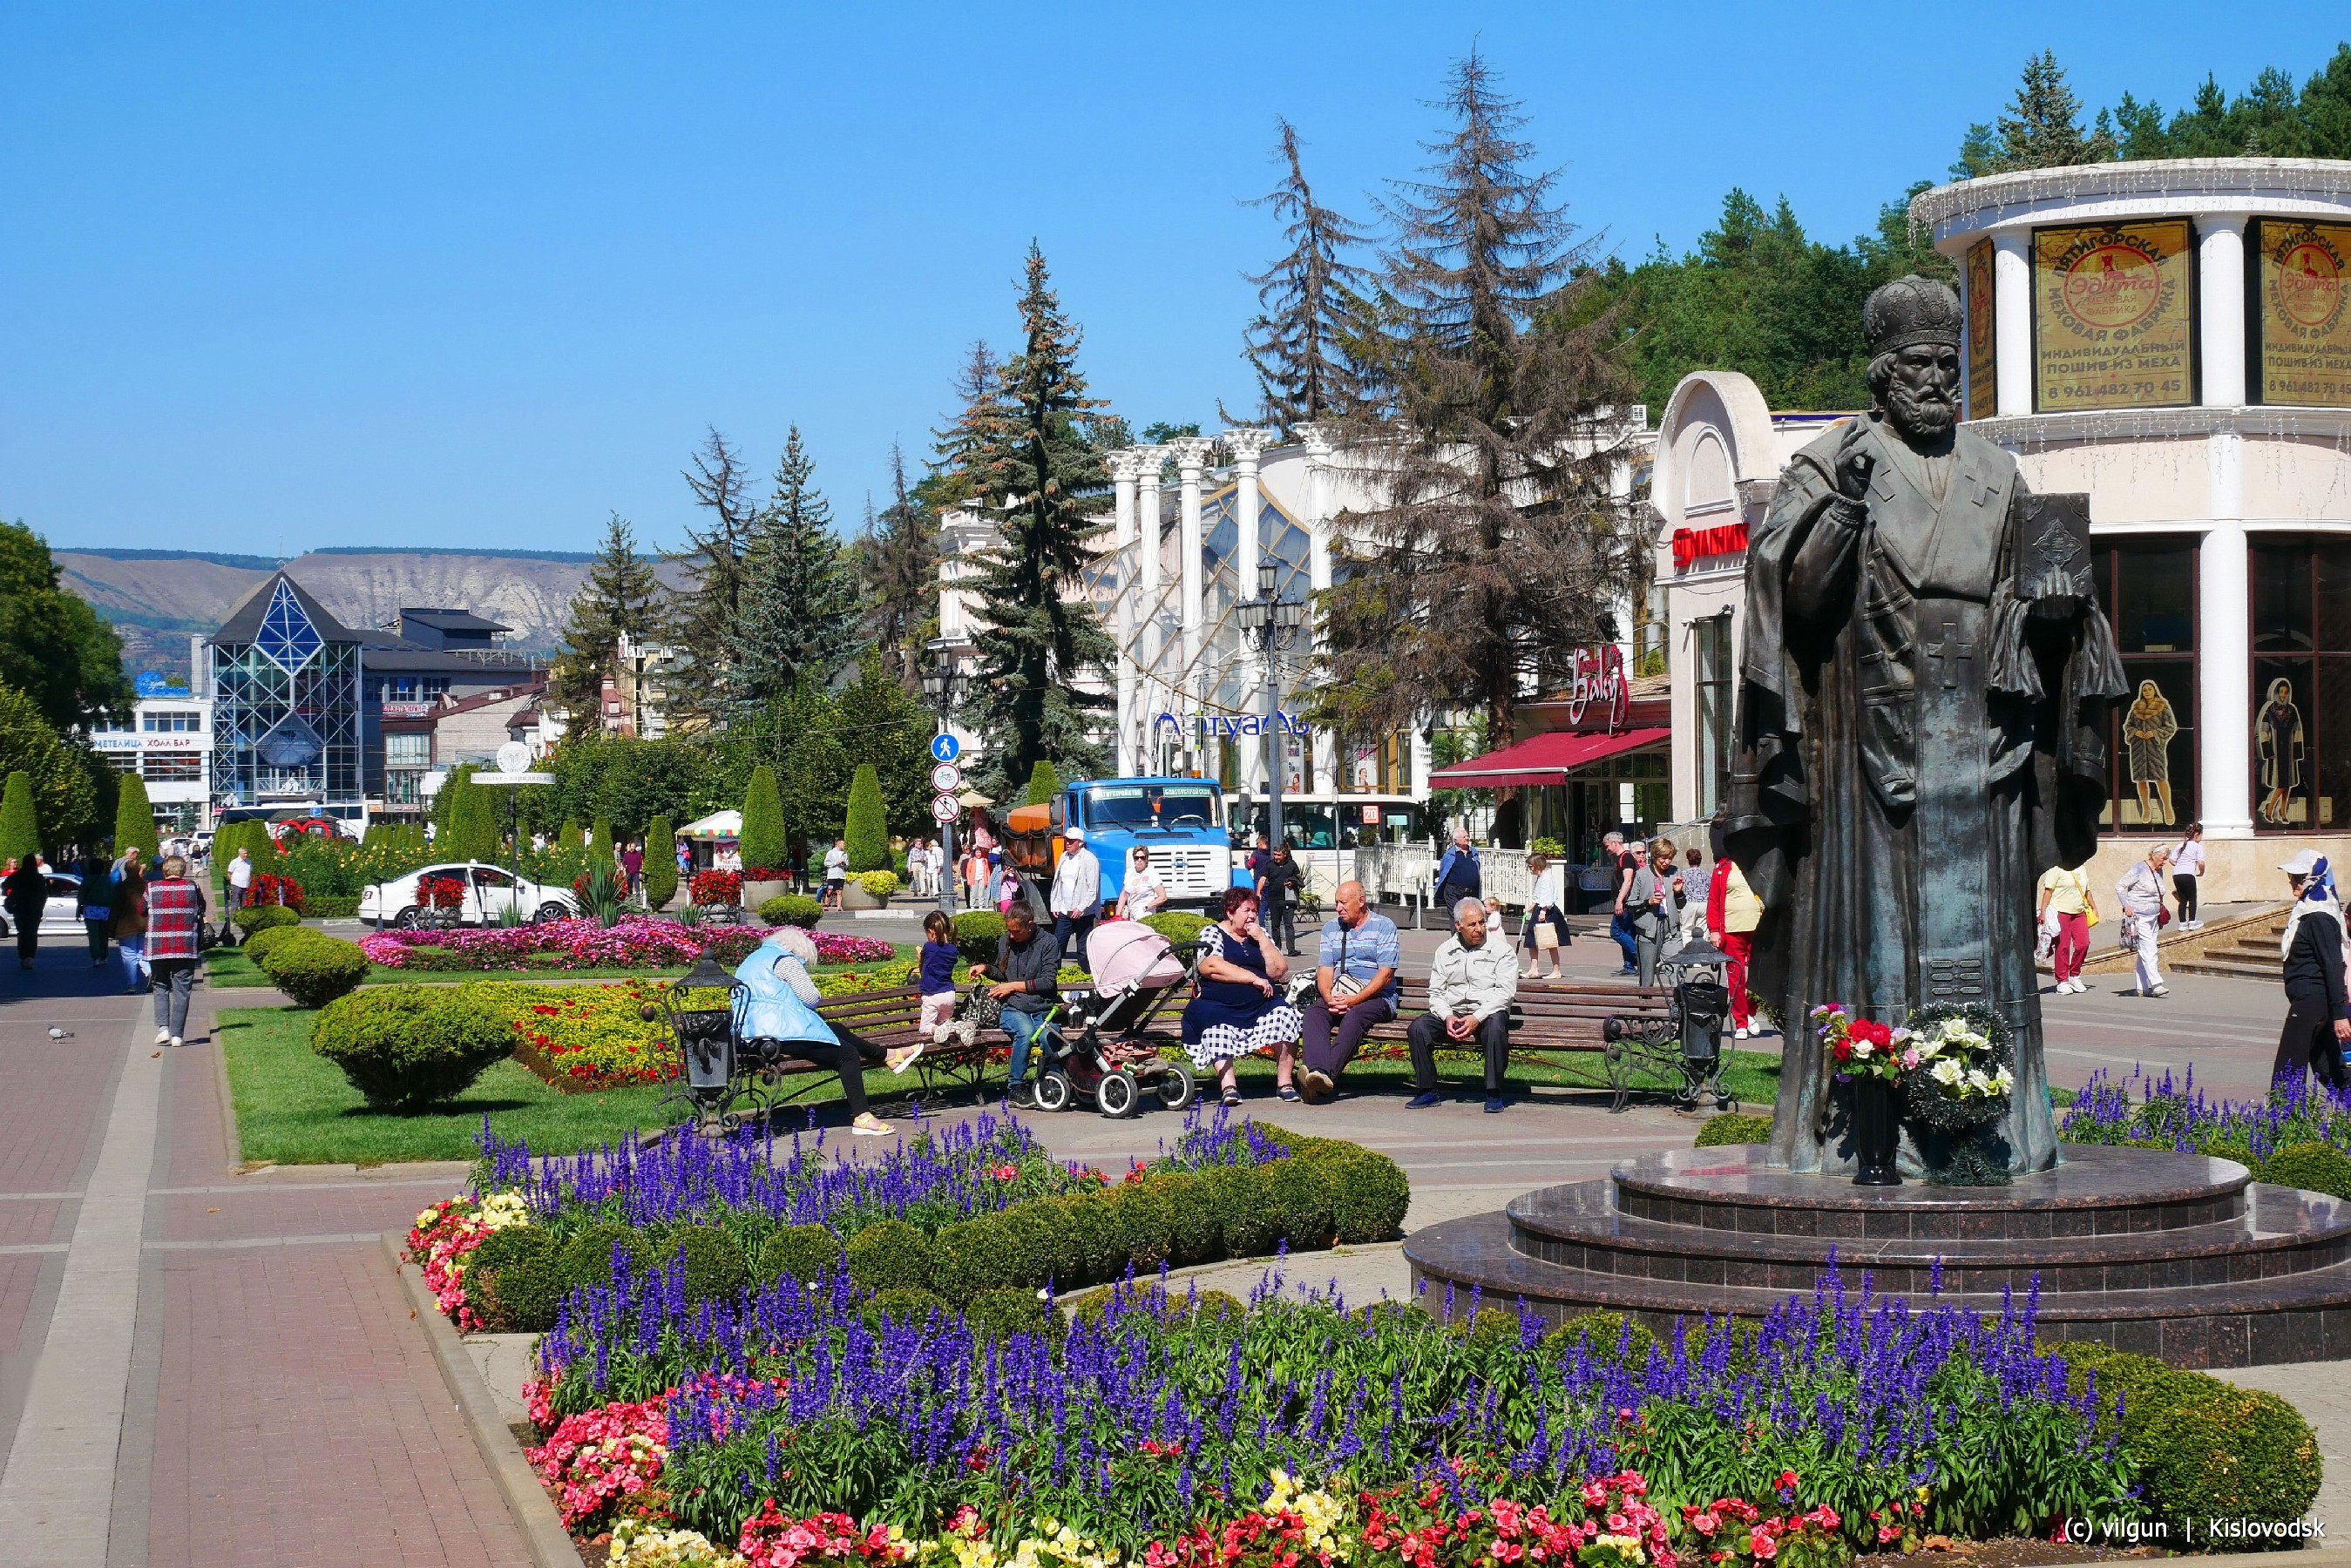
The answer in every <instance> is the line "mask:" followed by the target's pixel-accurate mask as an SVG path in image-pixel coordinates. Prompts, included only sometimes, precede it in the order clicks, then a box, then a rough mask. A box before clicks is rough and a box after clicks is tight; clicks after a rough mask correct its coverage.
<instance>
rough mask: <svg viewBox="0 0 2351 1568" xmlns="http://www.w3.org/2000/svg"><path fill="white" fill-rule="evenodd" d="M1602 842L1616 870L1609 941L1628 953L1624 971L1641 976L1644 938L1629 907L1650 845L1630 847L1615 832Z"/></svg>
mask: <svg viewBox="0 0 2351 1568" xmlns="http://www.w3.org/2000/svg"><path fill="white" fill-rule="evenodd" d="M1600 843H1601V846H1602V847H1603V848H1604V850H1606V852H1607V856H1608V858H1609V859H1610V860H1611V861H1613V862H1614V865H1615V868H1616V902H1615V909H1614V913H1613V914H1611V915H1610V916H1609V919H1608V938H1609V940H1611V941H1613V942H1614V943H1615V944H1616V945H1617V946H1618V947H1620V948H1622V949H1624V950H1625V969H1624V972H1625V973H1626V974H1638V973H1640V972H1641V939H1640V938H1639V937H1637V936H1635V934H1634V931H1633V911H1632V909H1631V908H1630V907H1629V905H1630V903H1631V901H1632V898H1633V878H1634V877H1637V876H1639V875H1640V874H1641V867H1642V866H1643V865H1644V864H1646V862H1647V860H1648V857H1649V846H1647V845H1646V844H1632V845H1628V844H1626V843H1625V836H1624V835H1623V834H1621V833H1611V834H1610V835H1609V836H1607V837H1605V838H1604V839H1602V840H1601V841H1600Z"/></svg>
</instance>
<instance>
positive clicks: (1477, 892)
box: [1435, 827, 1486, 909]
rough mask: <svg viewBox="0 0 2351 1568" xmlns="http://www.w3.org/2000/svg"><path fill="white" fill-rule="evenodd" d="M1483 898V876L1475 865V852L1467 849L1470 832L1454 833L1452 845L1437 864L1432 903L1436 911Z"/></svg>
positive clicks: (1462, 828) (1484, 893)
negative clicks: (1467, 900)
mask: <svg viewBox="0 0 2351 1568" xmlns="http://www.w3.org/2000/svg"><path fill="white" fill-rule="evenodd" d="M1485 896H1486V882H1485V875H1484V871H1483V869H1482V867H1479V864H1478V851H1477V850H1475V849H1473V848H1471V847H1470V846H1469V830H1468V828H1466V827H1457V828H1455V829H1454V830H1453V844H1452V846H1451V847H1449V848H1447V850H1446V852H1445V858H1443V859H1442V860H1439V861H1438V862H1437V892H1436V896H1435V902H1436V904H1437V907H1438V908H1439V909H1451V908H1453V906H1454V905H1456V904H1458V903H1459V902H1460V901H1461V900H1462V899H1464V898H1484V897H1485Z"/></svg>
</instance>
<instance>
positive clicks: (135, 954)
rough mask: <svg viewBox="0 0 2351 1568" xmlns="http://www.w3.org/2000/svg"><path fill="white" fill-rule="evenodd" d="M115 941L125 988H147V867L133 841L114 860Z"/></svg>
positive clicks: (132, 989)
mask: <svg viewBox="0 0 2351 1568" xmlns="http://www.w3.org/2000/svg"><path fill="white" fill-rule="evenodd" d="M114 945H115V947H116V948H117V949H119V950H120V952H121V954H122V989H123V990H125V991H127V992H134V993H135V992H142V991H144V990H146V989H147V867H146V866H145V865H144V864H143V863H142V862H141V859H140V856H139V846H137V845H135V844H134V845H132V846H131V847H130V848H129V849H126V850H124V851H123V852H122V858H121V859H120V860H118V861H116V862H115V863H114Z"/></svg>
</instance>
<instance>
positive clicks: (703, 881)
mask: <svg viewBox="0 0 2351 1568" xmlns="http://www.w3.org/2000/svg"><path fill="white" fill-rule="evenodd" d="M693 892H694V901H695V903H697V904H739V903H741V902H742V901H743V874H742V873H741V872H739V871H696V872H695V874H694V888H693Z"/></svg>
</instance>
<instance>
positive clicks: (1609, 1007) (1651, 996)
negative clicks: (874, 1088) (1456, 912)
mask: <svg viewBox="0 0 2351 1568" xmlns="http://www.w3.org/2000/svg"><path fill="white" fill-rule="evenodd" d="M1397 985H1398V989H1399V992H1400V993H1401V994H1400V995H1399V997H1398V1001H1399V1003H1400V1010H1399V1012H1397V1014H1396V1016H1395V1017H1394V1018H1392V1019H1390V1020H1388V1021H1387V1022H1386V1023H1383V1024H1381V1025H1379V1026H1378V1027H1377V1028H1375V1029H1374V1030H1373V1031H1372V1033H1371V1034H1370V1036H1369V1039H1370V1040H1371V1041H1374V1042H1379V1043H1382V1044H1396V1045H1401V1044H1404V1043H1405V1031H1406V1030H1407V1029H1408V1028H1409V1027H1410V1026H1411V1023H1412V1020H1413V1019H1415V1018H1416V1017H1418V1016H1419V1015H1420V1014H1421V1013H1423V1012H1426V1011H1428V981H1426V979H1421V978H1405V979H1403V980H1400V981H1398V982H1397ZM1084 989H1085V987H1084V986H1083V985H1082V984H1075V985H1072V984H1068V983H1064V984H1063V985H1062V987H1061V990H1062V992H1064V993H1067V992H1082V991H1083V990H1084ZM1672 1002H1673V997H1672V993H1671V992H1667V991H1665V990H1662V989H1657V988H1649V989H1643V988H1640V987H1636V986H1626V985H1609V984H1604V983H1597V982H1577V981H1526V982H1522V983H1521V984H1520V987H1519V993H1518V997H1517V999H1516V1000H1515V1001H1514V1002H1512V1003H1511V1007H1510V1054H1512V1055H1513V1056H1524V1057H1526V1058H1528V1059H1529V1060H1531V1061H1537V1062H1546V1063H1548V1059H1550V1058H1552V1057H1555V1056H1557V1055H1559V1054H1573V1053H1595V1052H1596V1053H1600V1054H1602V1057H1603V1070H1604V1074H1605V1075H1606V1078H1607V1082H1608V1086H1609V1087H1611V1088H1612V1089H1614V1091H1615V1093H1616V1105H1615V1107H1614V1108H1616V1109H1619V1110H1621V1109H1623V1108H1624V1106H1625V1103H1626V1101H1627V1099H1628V1098H1629V1097H1630V1096H1631V1095H1632V1094H1633V1093H1634V1092H1635V1089H1634V1086H1633V1085H1631V1083H1630V1081H1629V1075H1627V1073H1626V1072H1625V1070H1624V1068H1625V1061H1624V1058H1623V1054H1622V1053H1619V1052H1616V1051H1614V1050H1612V1049H1611V1042H1610V1041H1609V1040H1608V1039H1607V1037H1606V1035H1607V1025H1608V1021H1609V1020H1610V1019H1611V1018H1616V1019H1620V1020H1625V1021H1626V1022H1629V1023H1636V1024H1646V1023H1657V1024H1663V1023H1666V1022H1667V1021H1669V1020H1670V1018H1671V1016H1672V1012H1671V1009H1672ZM817 1012H819V1013H820V1014H821V1015H822V1016H823V1017H824V1018H825V1019H826V1020H828V1021H829V1022H831V1023H839V1024H841V1025H843V1026H845V1027H847V1028H849V1029H851V1030H853V1031H855V1032H856V1033H859V1034H861V1035H862V1036H864V1038H866V1039H867V1040H870V1041H872V1043H873V1044H877V1045H880V1046H882V1047H883V1048H884V1049H889V1048H891V1047H893V1046H898V1045H907V1044H914V1041H916V1040H917V1039H919V1038H921V1035H920V1032H919V1029H918V1023H919V1020H920V1018H921V1015H922V992H920V991H918V990H917V989H916V988H914V986H911V985H906V986H892V987H888V988H885V989H882V990H877V991H860V992H850V993H849V994H847V995H843V996H830V997H827V998H825V1000H824V1001H823V1002H820V1003H819V1004H818V1006H817ZM1176 1018H1177V1011H1176V1009H1175V1008H1174V1007H1173V1006H1171V1007H1170V1008H1169V1010H1168V1011H1167V1012H1165V1013H1164V1014H1162V1016H1161V1019H1160V1022H1159V1026H1158V1027H1156V1028H1155V1029H1154V1030H1153V1031H1152V1032H1151V1033H1150V1035H1149V1036H1148V1038H1150V1039H1152V1040H1153V1041H1154V1042H1155V1044H1160V1045H1162V1046H1173V1045H1175V1043H1176V1033H1175V1028H1176ZM1004 1048H1005V1042H1004V1037H1003V1035H1002V1034H1001V1033H1000V1032H998V1031H996V1030H993V1029H989V1030H983V1031H981V1033H980V1037H979V1039H978V1040H977V1042H976V1043H975V1044H970V1045H963V1044H946V1045H941V1044H935V1043H934V1044H928V1045H927V1046H926V1048H925V1050H924V1052H923V1054H922V1056H921V1057H920V1058H919V1059H918V1060H917V1061H916V1062H915V1064H914V1075H915V1079H916V1082H917V1083H918V1084H919V1085H920V1092H921V1094H922V1095H923V1096H926V1097H927V1096H941V1097H944V1096H948V1095H951V1094H955V1093H957V1092H964V1093H969V1094H971V1095H973V1096H975V1097H976V1098H985V1097H986V1083H987V1078H988V1077H989V1076H990V1075H991V1074H993V1073H997V1072H1000V1071H1001V1065H1002V1063H1001V1058H1002V1056H1003V1054H1004ZM1470 1049H1474V1047H1470ZM754 1073H759V1074H763V1075H766V1077H767V1083H768V1087H767V1091H766V1093H765V1094H764V1095H763V1096H761V1097H762V1098H763V1099H765V1100H766V1102H767V1103H768V1105H769V1106H784V1105H789V1104H791V1103H792V1102H794V1101H796V1100H799V1098H801V1097H802V1096H806V1095H808V1094H810V1093H812V1092H814V1091H816V1090H818V1089H820V1088H821V1087H822V1086H823V1085H824V1084H825V1083H826V1082H827V1081H829V1080H830V1077H831V1069H829V1068H822V1067H820V1066H818V1065H817V1064H815V1063H812V1062H809V1061H807V1060H804V1059H803V1058H800V1057H798V1056H782V1057H778V1058H774V1059H771V1060H769V1061H767V1062H765V1063H764V1064H763V1063H759V1062H756V1061H753V1060H749V1059H744V1060H741V1061H738V1064H737V1075H748V1074H754ZM787 1081H791V1082H790V1083H789V1092H785V1090H786V1088H787ZM909 1097H910V1098H911V1097H912V1096H909Z"/></svg>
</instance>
